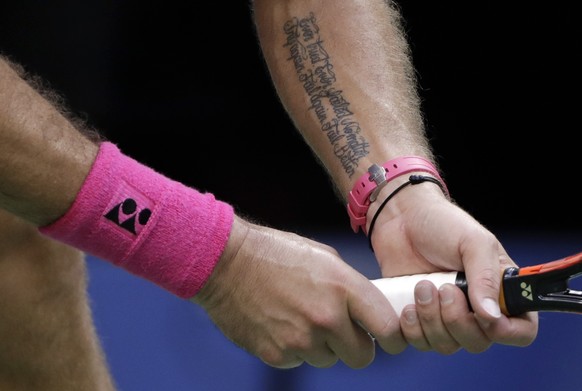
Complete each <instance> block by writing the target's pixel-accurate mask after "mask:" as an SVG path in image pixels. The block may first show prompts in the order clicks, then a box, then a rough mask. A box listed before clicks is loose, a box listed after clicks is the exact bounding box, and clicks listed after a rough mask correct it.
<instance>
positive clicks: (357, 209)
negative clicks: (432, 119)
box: [347, 156, 446, 233]
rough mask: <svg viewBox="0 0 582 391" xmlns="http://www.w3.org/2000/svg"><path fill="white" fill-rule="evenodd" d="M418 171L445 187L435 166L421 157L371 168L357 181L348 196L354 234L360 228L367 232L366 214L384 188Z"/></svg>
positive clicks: (405, 158) (401, 159) (410, 157)
mask: <svg viewBox="0 0 582 391" xmlns="http://www.w3.org/2000/svg"><path fill="white" fill-rule="evenodd" d="M418 171H421V172H427V173H429V174H431V175H433V176H434V177H435V178H437V179H438V180H439V181H441V182H442V183H443V186H445V185H444V181H443V179H442V178H441V177H440V175H439V173H438V171H437V169H436V168H435V167H434V165H433V164H432V163H431V162H430V161H429V160H427V159H425V158H422V157H419V156H402V157H398V158H396V159H392V160H388V161H387V162H386V163H384V164H382V165H381V166H379V165H377V164H373V165H372V166H370V168H369V169H368V173H367V174H364V175H362V176H361V177H360V178H359V179H358V180H357V181H356V183H355V184H354V187H353V188H352V191H350V193H349V194H348V204H347V210H348V216H349V217H350V224H351V227H352V229H353V230H354V232H356V233H357V232H358V230H359V229H360V227H361V228H362V230H363V231H364V233H365V232H366V213H367V212H368V208H369V207H370V203H371V202H374V201H375V199H376V196H377V194H378V192H379V191H380V189H382V187H384V186H385V185H386V184H387V183H388V182H390V181H391V180H392V179H394V178H396V177H399V176H400V175H404V174H407V173H409V172H418ZM445 189H446V186H445Z"/></svg>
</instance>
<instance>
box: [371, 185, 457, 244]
mask: <svg viewBox="0 0 582 391" xmlns="http://www.w3.org/2000/svg"><path fill="white" fill-rule="evenodd" d="M423 182H432V183H435V184H437V185H438V186H439V187H440V188H441V190H442V191H443V193H445V194H447V193H446V190H445V186H444V185H443V184H442V183H441V181H439V180H438V179H436V178H433V177H431V176H425V175H411V176H409V177H408V180H407V181H406V182H404V183H403V184H401V185H400V186H398V187H397V188H396V189H394V191H393V192H392V193H390V195H389V196H388V197H386V199H385V200H384V201H382V203H381V204H380V207H379V208H378V210H377V211H376V213H375V214H374V217H373V218H372V222H371V223H370V229H369V230H368V245H369V246H370V250H372V252H374V247H372V231H373V230H374V224H376V219H377V218H378V215H379V214H380V212H381V211H382V209H384V207H385V206H386V204H387V203H388V201H390V200H391V199H392V198H393V197H394V196H395V195H396V194H398V193H399V192H400V190H402V189H404V188H405V187H406V186H409V185H418V184H419V183H423Z"/></svg>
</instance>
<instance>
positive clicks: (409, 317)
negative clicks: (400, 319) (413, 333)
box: [404, 310, 417, 325]
mask: <svg viewBox="0 0 582 391" xmlns="http://www.w3.org/2000/svg"><path fill="white" fill-rule="evenodd" d="M404 319H405V320H406V323H408V324H410V325H413V324H415V323H416V320H417V317H416V310H406V311H404Z"/></svg>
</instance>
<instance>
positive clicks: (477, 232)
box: [0, 0, 538, 390]
mask: <svg viewBox="0 0 582 391" xmlns="http://www.w3.org/2000/svg"><path fill="white" fill-rule="evenodd" d="M253 9H254V14H253V16H254V18H255V22H256V26H257V36H258V38H259V44H260V45H261V48H262V50H263V53H264V56H265V61H266V63H267V65H268V69H269V71H270V74H271V76H272V78H273V83H274V86H275V88H276V89H277V92H278V94H279V96H280V98H281V102H282V104H283V105H284V107H285V109H286V110H287V111H288V112H289V114H290V116H291V118H292V119H293V121H294V123H295V125H296V127H297V129H298V130H299V131H300V132H301V134H302V135H303V136H304V137H305V140H306V142H307V143H308V144H309V145H310V146H311V148H312V149H313V151H314V155H315V156H316V158H317V159H319V161H320V162H321V163H322V165H323V166H324V167H325V168H326V170H327V171H328V172H329V174H330V177H331V178H332V180H333V182H334V183H335V186H336V190H337V192H338V196H339V197H341V198H342V199H344V200H345V195H346V194H347V193H348V192H349V190H350V189H351V187H352V186H353V184H354V183H355V181H356V180H357V179H358V178H359V177H360V176H361V175H363V174H365V172H366V170H367V168H368V167H369V166H370V165H371V164H372V163H382V162H385V161H387V160H389V159H392V158H395V157H398V156H402V155H418V156H424V157H426V158H428V159H433V156H432V152H431V150H430V147H429V145H428V142H427V140H426V138H425V136H424V125H423V121H422V115H421V113H420V111H419V104H418V97H417V95H416V91H415V81H414V77H413V75H414V72H413V70H412V68H411V64H410V60H409V57H408V47H407V44H406V40H405V39H404V36H403V34H402V33H401V31H400V28H399V21H398V13H397V11H396V10H395V9H394V8H393V7H392V6H391V3H389V2H386V1H382V0H371V1H361V0H353V1H347V0H333V1H332V0H328V1H315V0H313V1H308V0H294V1H291V0H289V1H283V0H280V1H276V2H273V1H267V0H256V1H254V2H253ZM299 21H301V22H302V24H301V25H299V24H297V22H299ZM294 26H295V27H297V26H301V28H302V30H301V31H302V32H303V33H306V32H310V33H313V32H316V34H317V35H318V36H320V37H321V38H322V40H321V41H320V42H319V46H317V47H315V49H317V50H315V51H312V52H310V54H311V55H312V56H317V59H318V60H319V61H322V62H323V63H325V64H326V67H324V68H321V69H320V68H318V69H317V71H320V70H321V71H323V73H318V74H317V76H318V77H321V79H319V80H320V81H324V80H325V83H328V84H326V88H329V89H328V90H327V91H328V92H330V93H331V92H333V94H330V95H327V96H325V97H323V98H322V97H321V96H320V95H318V94H317V93H315V92H314V90H313V89H311V87H309V85H308V83H305V80H303V79H301V78H300V77H301V76H302V75H304V71H305V69H308V70H314V71H315V70H316V69H315V68H314V67H312V65H308V66H307V68H305V67H303V65H305V64H303V65H302V64H300V63H299V62H297V60H299V57H297V56H296V52H295V51H294V50H295V49H297V47H298V46H297V45H296V44H297V43H298V41H297V37H296V36H294V35H293V32H294V31H298V30H294ZM315 28H316V29H315ZM304 37H305V36H304ZM301 39H304V38H301ZM327 56H329V57H327ZM290 59H292V60H295V61H292V60H290ZM310 59H311V60H315V59H316V57H310ZM331 70H333V72H329V73H328V71H331ZM0 85H2V86H3V88H2V89H0V207H2V208H4V209H5V210H6V211H8V212H9V213H11V215H9V216H10V217H13V216H17V217H15V218H17V219H21V220H14V221H15V222H12V223H8V224H7V225H6V227H8V228H11V227H17V225H18V224H24V226H26V227H27V228H26V229H25V230H23V231H19V230H10V229H9V230H8V233H9V234H16V235H17V237H18V235H23V236H20V237H19V238H20V239H19V240H14V243H23V242H22V239H23V238H24V239H30V237H31V236H30V235H36V233H34V234H32V233H31V231H34V229H33V228H35V227H39V226H43V225H46V224H49V223H51V222H53V221H55V220H56V219H58V218H59V217H60V216H62V215H63V214H64V213H65V212H66V211H67V210H68V209H69V207H70V206H71V204H72V202H73V201H74V199H75V197H76V195H77V193H78V191H79V189H80V188H81V186H82V184H83V181H84V178H85V177H86V175H87V173H88V172H89V170H90V168H91V165H92V163H93V161H94V159H95V156H96V153H97V150H98V142H97V140H95V139H94V138H93V137H92V136H91V134H90V132H87V131H86V129H84V128H83V126H82V124H79V123H78V122H76V121H75V120H74V119H71V118H70V117H69V116H68V115H67V113H66V110H64V109H63V108H61V107H59V106H58V105H55V104H54V100H52V99H50V96H46V94H45V95H43V94H41V93H39V91H40V89H39V87H38V86H35V85H31V84H29V83H27V82H25V81H24V79H23V77H22V73H19V72H17V71H15V70H14V66H11V65H10V64H9V63H8V61H5V60H1V61H0ZM329 97H333V98H334V100H333V101H332V100H331V99H329ZM334 109H336V111H334ZM321 110H323V111H326V110H329V112H330V113H333V114H332V116H331V119H332V120H333V119H334V116H335V119H337V120H340V119H341V120H342V121H341V126H339V127H337V129H338V132H339V133H338V134H335V135H334V134H332V132H330V129H335V128H334V127H333V126H332V127H330V126H328V125H329V124H330V123H333V121H331V122H330V121H324V120H322V118H323V117H322V111H321ZM328 119H329V117H328ZM433 160H434V159H433ZM47 167H50V169H47ZM401 180H403V178H400V179H398V180H395V181H394V182H392V183H390V184H389V185H388V186H387V187H386V188H385V189H384V190H383V191H382V192H381V193H380V197H379V199H380V200H381V199H383V198H385V197H387V196H388V194H390V192H391V191H392V190H394V188H395V187H396V186H397V185H398V184H399V181H401ZM376 208H377V203H374V204H372V205H371V207H370V210H369V212H368V221H369V220H370V219H371V218H372V216H374V214H375V212H376ZM16 221H18V222H16ZM27 224H28V226H27ZM442 227H447V235H444V231H445V230H443V229H442ZM449 228H451V229H450V230H449ZM26 232H28V233H26ZM34 232H36V231H34ZM8 236H9V235H7V237H8ZM43 240H44V239H40V240H39V241H38V242H37V241H36V239H34V241H27V242H26V243H27V246H30V245H31V243H33V244H34V246H33V249H31V248H29V247H26V248H23V247H18V246H17V247H15V248H14V249H10V248H9V247H8V246H7V247H5V250H4V254H7V255H8V258H6V257H4V258H6V259H9V262H8V263H11V262H16V263H17V264H18V266H15V267H14V270H13V271H12V272H13V273H17V274H18V273H22V271H19V269H20V268H23V269H22V270H25V269H26V268H25V265H26V264H27V262H33V263H31V265H32V264H34V265H35V266H34V267H35V268H38V270H43V269H42V267H47V268H51V267H54V270H53V269H51V273H55V274H58V275H62V276H64V277H63V278H62V279H58V278H57V279H53V281H52V282H54V283H56V284H57V285H58V286H57V289H56V291H59V290H61V289H62V290H63V292H65V293H63V295H56V296H54V299H55V300H56V301H55V305H56V306H57V307H59V306H62V307H61V310H62V309H63V308H79V312H78V313H75V315H74V316H73V319H66V318H65V315H64V312H63V317H60V318H55V319H57V320H59V319H60V320H59V321H55V325H54V326H50V327H49V326H47V329H46V330H44V329H43V330H37V331H38V332H39V335H42V332H44V331H46V332H47V333H50V332H53V333H55V335H58V336H59V337H61V338H62V336H60V334H61V333H58V332H57V330H58V329H59V325H60V326H62V324H67V322H69V324H73V325H75V326H74V327H73V329H74V330H75V332H72V333H70V334H71V335H72V337H71V339H70V340H68V341H66V340H65V341H64V342H63V346H66V348H64V347H63V348H61V349H59V354H60V353H61V351H65V352H69V351H70V352H75V351H82V352H84V353H83V354H84V356H83V355H82V354H81V353H79V354H81V355H77V354H73V353H71V354H70V355H68V354H63V355H62V356H61V357H62V359H63V362H65V361H67V360H68V361H69V362H71V360H74V358H73V357H75V358H79V357H86V360H83V361H84V364H83V365H80V366H82V367H83V368H84V370H83V371H79V372H78V373H79V374H83V376H81V375H80V379H81V377H83V378H84V379H86V381H87V382H94V383H95V384H99V385H88V388H87V387H84V386H83V387H81V386H79V387H78V388H80V389H91V387H93V389H95V388H96V389H100V388H97V387H101V389H112V386H111V381H110V379H109V377H108V375H107V373H106V372H107V371H106V366H105V363H104V362H103V360H102V358H100V357H101V356H100V351H99V348H98V344H97V342H96V341H97V340H96V337H95V335H94V333H93V331H92V328H91V320H90V314H89V313H88V312H87V311H88V310H87V306H86V298H85V296H84V294H85V293H84V289H85V287H84V285H83V283H82V282H83V281H84V275H83V272H82V267H81V266H82V255H81V254H80V253H78V252H76V250H72V249H70V248H66V247H65V246H62V245H58V244H56V243H53V242H50V241H46V242H43ZM372 243H373V246H374V249H375V254H376V257H377V259H378V264H379V267H380V269H381V270H382V274H383V275H384V276H385V277H390V276H395V275H402V274H410V273H425V272H433V271H439V270H464V271H465V272H466V273H467V277H468V281H469V286H470V292H469V295H470V300H471V303H472V305H473V308H474V310H475V312H474V313H473V312H470V311H469V309H468V306H467V303H466V301H465V299H464V297H463V296H462V293H461V292H460V290H458V289H457V288H455V287H453V286H444V287H442V288H441V289H440V291H437V290H436V288H435V287H434V286H433V285H432V284H428V283H427V282H421V283H419V284H418V286H417V287H416V291H415V293H416V296H415V297H416V304H415V305H413V306H409V307H407V308H405V309H404V311H403V314H402V315H403V316H402V317H400V316H399V315H400V314H395V313H394V311H393V309H392V308H391V306H390V303H388V301H387V300H386V299H385V298H384V296H383V295H382V294H381V293H380V292H379V291H378V290H377V289H376V288H375V287H374V286H373V285H372V284H371V283H370V282H369V281H367V280H366V279H365V278H364V277H363V276H362V275H361V274H359V273H358V272H356V271H355V270H353V269H351V268H350V267H349V266H347V264H346V263H344V262H343V261H342V260H341V258H340V257H339V256H338V254H337V252H336V251H335V250H334V249H332V248H330V247H328V246H325V245H322V244H320V243H317V242H314V241H312V240H309V239H307V238H303V237H301V236H298V235H295V234H292V233H288V232H283V231H278V230H275V229H271V228H268V227H262V226H259V225H256V224H253V223H252V222H251V221H249V220H248V219H245V218H242V217H241V216H238V217H237V218H236V219H235V222H234V224H233V227H232V232H231V235H230V238H229V241H228V243H227V246H226V249H225V251H224V253H223V254H222V256H221V258H220V261H219V263H218V266H217V268H216V269H215V271H214V272H213V274H212V276H211V277H210V280H209V281H208V282H207V284H206V285H205V286H204V288H203V289H202V291H201V292H200V293H199V294H198V295H197V296H196V297H194V298H192V301H193V302H194V303H196V304H198V305H201V306H202V307H203V308H204V309H205V310H206V311H207V312H208V313H209V315H210V316H211V318H212V319H213V320H214V322H215V323H216V324H217V326H218V327H219V328H220V329H221V330H222V331H223V332H224V333H225V335H227V336H228V337H229V338H230V339H231V340H232V341H233V342H234V343H235V344H237V345H238V346H240V347H241V348H243V349H246V350H248V351H249V352H251V353H252V354H254V355H256V356H257V357H259V358H260V359H261V360H263V361H264V362H265V363H267V364H269V365H272V366H275V367H280V368H290V367H295V366H298V365H301V364H302V363H304V362H305V363H308V364H310V365H313V366H315V367H329V366H331V365H334V364H335V363H336V362H337V361H338V360H341V361H343V362H344V363H346V365H348V366H350V367H352V368H362V367H365V366H367V365H368V364H369V363H371V362H372V360H373V359H374V354H375V353H374V352H375V342H377V343H378V344H379V345H380V347H381V348H382V349H383V350H384V351H385V352H387V353H390V354H396V353H399V352H401V351H403V350H404V349H405V348H406V346H407V343H408V344H410V345H412V346H414V347H416V348H418V349H420V350H435V351H437V352H441V353H443V354H450V353H452V352H455V351H457V350H459V349H461V348H464V349H467V350H469V351H472V352H481V351H484V350H486V349H487V348H488V347H489V346H490V345H491V344H493V343H502V344H508V345H515V346H527V345H528V344H530V343H531V342H532V341H533V340H534V339H535V336H536V334H537V325H538V323H537V322H538V320H537V316H536V315H535V314H526V315H523V316H521V317H515V318H507V317H505V316H503V315H501V314H500V313H499V309H498V304H497V301H498V296H499V280H500V270H501V269H502V268H503V267H504V266H506V265H513V264H514V263H513V261H512V260H511V259H510V257H509V256H508V255H507V254H506V253H505V251H504V250H503V247H502V246H501V244H500V243H499V242H498V240H497V239H496V237H495V236H494V235H493V234H492V233H491V232H489V231H488V230H486V229H485V228H484V227H483V226H482V225H480V224H479V223H478V222H477V221H475V220H474V219H473V218H472V217H471V216H470V215H468V214H467V213H465V212H464V211H463V210H462V209H461V208H459V207H458V206H457V205H455V204H454V202H452V201H451V200H448V199H447V198H445V197H444V195H443V194H442V192H441V191H440V190H439V189H438V187H436V186H434V184H430V183H424V184H421V185H417V186H414V187H411V188H408V189H405V190H404V191H402V192H401V193H399V195H398V196H397V197H395V198H394V200H392V201H391V202H390V203H389V204H388V205H387V206H386V207H385V208H384V209H383V210H382V212H381V213H380V214H379V216H378V220H377V223H376V228H375V230H374V234H373V237H372ZM43 246H48V248H51V249H53V250H54V252H44V253H42V254H50V255H51V260H50V262H48V261H47V263H43V265H42V267H41V266H36V263H34V262H38V254H39V253H36V257H32V260H26V259H24V260H23V258H21V255H22V256H23V254H29V253H35V251H33V250H34V249H36V251H40V250H41V249H43V248H44V249H46V248H45V247H43ZM52 246H54V248H53V247H52ZM25 250H29V251H28V252H27V251H25ZM17 253H18V254H20V255H15V254H17ZM4 258H3V259H4ZM67 259H70V260H71V262H70V265H73V266H71V268H72V270H73V271H70V272H67V270H69V269H67V267H65V266H64V264H65V261H64V260H67ZM75 259H76V260H75ZM55 260H56V261H55ZM8 263H7V264H8ZM51 265H52V266H51ZM79 265H81V266H79ZM76 268H77V269H76ZM74 270H76V271H74ZM60 273H63V274H60ZM23 275H24V274H19V276H20V277H19V278H20V279H22V276H23ZM28 275H29V274H27V276H28ZM15 281H18V279H16V280H15ZM43 284H46V285H43V286H46V287H47V289H50V286H51V282H47V281H43ZM26 287H27V285H26V284H23V285H18V286H12V288H13V289H15V292H16V295H17V296H18V295H22V298H23V300H24V305H22V306H19V307H18V308H17V309H18V311H21V313H18V311H16V313H17V315H18V316H22V318H21V320H19V318H18V316H16V315H15V316H14V319H15V324H14V325H10V326H9V327H8V326H7V329H6V333H8V334H6V335H9V336H12V335H11V333H14V330H16V329H18V324H23V323H24V322H25V320H26V319H27V318H26V317H27V316H29V315H28V313H29V312H30V305H26V303H30V302H34V301H35V300H34V299H35V298H34V297H32V298H30V297H26V294H24V293H23V292H26V291H27V289H26ZM70 287H74V288H70ZM298 287H300V289H298ZM29 290H30V289H29ZM63 297H64V298H67V299H68V300H71V301H70V302H69V301H67V300H65V299H64V298H63ZM36 299H38V298H36ZM71 303H73V304H71ZM6 305H10V303H7V304H6ZM70 306H73V307H70ZM83 308H84V310H83ZM47 309H49V310H50V311H51V313H52V312H55V313H58V311H55V310H54V308H52V307H51V306H50V305H49V306H47ZM83 311H84V312H83ZM6 313H11V312H10V309H7V312H6ZM22 319H24V320H22ZM51 330H52V331H51ZM257 330H260V332H257ZM370 334H371V335H373V336H374V337H375V340H374V339H373V338H372V337H371V336H370ZM6 339H9V338H6ZM15 341H16V340H15ZM44 341H46V339H45V340H44ZM30 343H31V344H32V345H31V346H34V342H33V341H31V342H30ZM39 343H40V345H39V348H41V347H42V348H45V349H49V350H47V352H51V350H50V348H51V347H47V346H46V345H42V341H40V342H39ZM15 346H17V345H15ZM23 346H24V345H23ZM14 350H15V349H14V348H12V350H10V349H7V350H6V351H7V352H11V354H13V355H15V357H18V354H22V357H23V358H22V361H21V362H22V363H24V364H22V366H18V367H17V368H16V369H9V371H12V374H11V375H6V379H8V380H6V381H14V384H16V383H17V382H19V381H20V382H21V383H22V382H25V380H23V379H28V380H27V381H28V382H29V384H34V382H37V384H38V383H39V382H40V381H41V380H35V379H44V377H43V376H44V375H46V374H48V373H52V374H53V376H54V377H55V378H61V381H63V382H64V381H71V382H72V381H75V380H73V379H71V378H70V377H67V376H61V375H60V372H58V370H56V369H54V368H53V367H52V365H57V364H56V363H53V362H51V360H50V359H47V358H46V357H47V356H42V355H38V357H39V361H38V362H36V361H33V359H34V357H24V356H26V355H27V354H28V356H30V352H31V351H32V349H30V350H26V349H23V350H22V352H15V351H14ZM27 352H28V353H27ZM42 357H45V359H44V360H40V358H42ZM53 361H54V360H53ZM57 361H58V360H57ZM15 362H16V361H15ZM39 362H42V363H43V364H39ZM38 365H40V366H41V369H40V370H39V372H37V375H35V376H34V377H27V376H26V374H27V373H30V372H27V371H29V370H30V368H34V367H35V366H38ZM42 365H46V367H42ZM66 367H67V365H65V364H62V365H61V367H60V368H61V369H62V370H65V368H66ZM6 368H15V367H14V366H12V367H11V366H10V365H8V366H7V367H6ZM68 368H69V370H70V368H71V367H68ZM53 369H54V371H53ZM57 374H59V375H57ZM12 379H17V380H12ZM65 379H66V380H65ZM79 381H82V379H81V380H79ZM45 383H46V384H50V382H48V381H47V382H45ZM54 384H56V386H55V389H61V390H62V389H67V388H66V387H72V386H69V385H66V384H62V383H61V384H58V381H57V380H55V383H54ZM79 384H81V383H79ZM15 387H16V386H15ZM22 387H29V388H22ZM22 387H21V388H22V389H34V388H31V387H35V386H34V385H30V386H29V385H24V386H22ZM108 387H109V388H108ZM72 388H73V389H75V387H72ZM13 389H17V388H13ZM43 389H44V390H46V389H47V388H46V387H45V388H43Z"/></svg>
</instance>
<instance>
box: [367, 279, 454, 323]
mask: <svg viewBox="0 0 582 391" xmlns="http://www.w3.org/2000/svg"><path fill="white" fill-rule="evenodd" d="M457 274H458V272H439V273H427V274H412V275H409V276H400V277H387V278H378V279H376V280H371V281H372V283H373V284H374V285H376V287H377V288H378V289H380V291H382V293H383V294H384V296H386V298H387V299H388V301H389V302H390V304H392V307H393V308H394V311H396V313H397V314H398V316H400V315H401V314H402V310H403V309H404V307H405V306H407V305H408V304H414V287H415V286H416V284H417V283H418V282H420V281H422V280H428V281H431V282H432V283H433V284H434V285H435V286H436V287H437V289H438V288H439V287H440V286H441V285H443V284H446V283H450V284H454V283H455V281H456V279H457Z"/></svg>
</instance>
